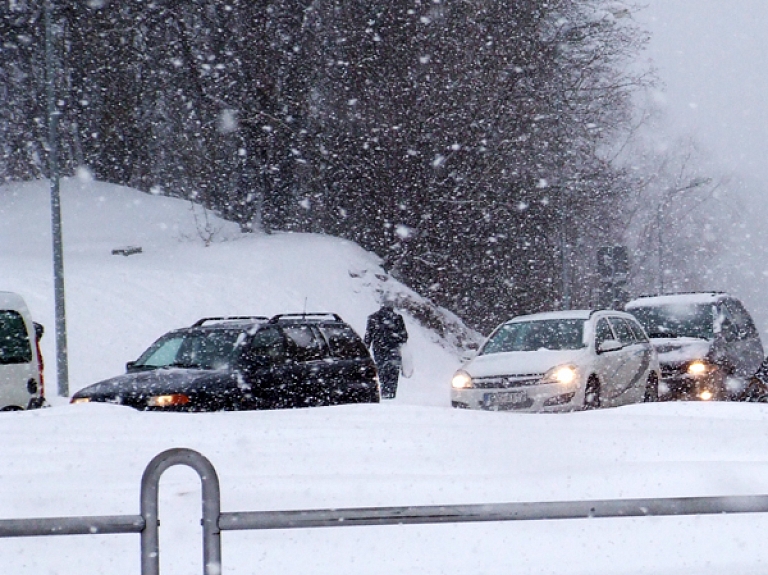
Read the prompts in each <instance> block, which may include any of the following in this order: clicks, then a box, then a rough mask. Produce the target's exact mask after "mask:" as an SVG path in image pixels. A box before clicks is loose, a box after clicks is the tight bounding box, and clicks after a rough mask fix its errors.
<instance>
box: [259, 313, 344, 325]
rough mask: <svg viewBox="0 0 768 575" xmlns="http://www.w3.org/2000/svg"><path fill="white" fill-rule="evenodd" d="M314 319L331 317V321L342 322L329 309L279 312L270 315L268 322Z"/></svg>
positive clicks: (342, 321) (337, 315)
mask: <svg viewBox="0 0 768 575" xmlns="http://www.w3.org/2000/svg"><path fill="white" fill-rule="evenodd" d="M285 319H287V320H292V319H293V320H299V321H302V320H307V319H310V320H315V321H322V320H323V319H332V320H333V321H338V322H341V323H344V320H343V319H341V316H340V315H339V314H337V313H333V312H330V311H312V312H300V313H279V314H277V315H275V316H272V317H271V318H270V320H269V323H277V322H279V321H281V320H285Z"/></svg>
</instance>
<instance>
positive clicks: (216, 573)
mask: <svg viewBox="0 0 768 575" xmlns="http://www.w3.org/2000/svg"><path fill="white" fill-rule="evenodd" d="M174 465H186V466H188V467H191V468H192V469H194V470H195V471H197V474H198V475H199V476H200V481H201V483H202V490H203V493H202V496H203V519H202V526H203V575H221V531H220V530H219V514H220V512H221V490H220V488H219V477H218V475H217V474H216V469H214V467H213V465H212V464H211V462H210V461H209V460H208V459H207V458H206V457H204V456H203V455H201V454H200V453H198V452H197V451H194V450H192V449H185V448H177V449H169V450H167V451H163V452H162V453H160V454H159V455H156V456H155V457H154V458H153V459H152V461H150V462H149V464H148V465H147V467H146V469H145V470H144V474H143V475H142V476H141V516H142V517H143V518H144V525H145V527H144V530H143V531H142V532H141V575H160V531H159V527H160V520H159V515H158V509H159V502H158V493H159V486H160V476H161V475H162V474H163V472H164V471H165V470H166V469H168V468H169V467H173V466H174Z"/></svg>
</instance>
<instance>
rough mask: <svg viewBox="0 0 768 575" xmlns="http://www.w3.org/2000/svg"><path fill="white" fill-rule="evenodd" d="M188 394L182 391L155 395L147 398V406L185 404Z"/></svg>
mask: <svg viewBox="0 0 768 575" xmlns="http://www.w3.org/2000/svg"><path fill="white" fill-rule="evenodd" d="M188 403H189V396H188V395H184V394H183V393H172V394H169V395H155V396H153V397H150V398H149V399H148V400H147V405H148V406H149V407H174V406H178V405H187V404H188Z"/></svg>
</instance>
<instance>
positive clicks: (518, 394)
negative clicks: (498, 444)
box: [451, 383, 584, 413]
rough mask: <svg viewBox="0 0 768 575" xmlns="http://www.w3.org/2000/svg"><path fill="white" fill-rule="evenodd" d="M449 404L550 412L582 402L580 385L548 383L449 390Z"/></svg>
mask: <svg viewBox="0 0 768 575" xmlns="http://www.w3.org/2000/svg"><path fill="white" fill-rule="evenodd" d="M451 405H452V406H453V407H456V408H461V409H481V410H484V411H516V412H533V413H541V412H543V413H554V412H562V411H574V410H576V409H581V408H582V407H583V405H584V391H583V386H578V387H574V386H571V387H569V388H566V387H564V386H563V385H561V384H557V383H549V384H541V385H530V386H526V387H520V388H511V389H510V388H480V389H478V388H470V389H451Z"/></svg>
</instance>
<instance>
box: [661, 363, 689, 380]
mask: <svg viewBox="0 0 768 575" xmlns="http://www.w3.org/2000/svg"><path fill="white" fill-rule="evenodd" d="M685 373H686V371H685V365H668V364H666V365H665V364H662V365H661V378H662V379H679V378H681V377H682V376H683V374H685Z"/></svg>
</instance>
